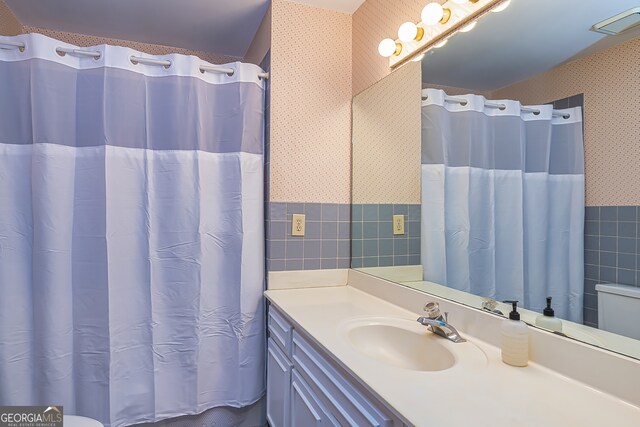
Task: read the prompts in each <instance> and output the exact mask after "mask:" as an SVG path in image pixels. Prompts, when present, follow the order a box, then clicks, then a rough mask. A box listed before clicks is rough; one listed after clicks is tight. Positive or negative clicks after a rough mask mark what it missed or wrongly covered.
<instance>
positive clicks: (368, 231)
mask: <svg viewBox="0 0 640 427" xmlns="http://www.w3.org/2000/svg"><path fill="white" fill-rule="evenodd" d="M362 235H363V236H364V238H365V239H377V238H378V223H377V222H365V223H363V226H362Z"/></svg>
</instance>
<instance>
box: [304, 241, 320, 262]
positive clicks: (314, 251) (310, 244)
mask: <svg viewBox="0 0 640 427" xmlns="http://www.w3.org/2000/svg"><path fill="white" fill-rule="evenodd" d="M304 257H305V259H307V258H320V240H305V241H304Z"/></svg>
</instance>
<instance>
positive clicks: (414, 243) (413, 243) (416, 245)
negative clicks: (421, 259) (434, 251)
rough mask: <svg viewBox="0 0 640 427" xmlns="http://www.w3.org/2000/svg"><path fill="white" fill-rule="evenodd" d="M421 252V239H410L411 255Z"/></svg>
mask: <svg viewBox="0 0 640 427" xmlns="http://www.w3.org/2000/svg"><path fill="white" fill-rule="evenodd" d="M419 254H420V239H409V255H419Z"/></svg>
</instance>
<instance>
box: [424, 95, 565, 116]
mask: <svg viewBox="0 0 640 427" xmlns="http://www.w3.org/2000/svg"><path fill="white" fill-rule="evenodd" d="M426 99H428V97H427V96H424V97H422V100H423V101H424V100H426ZM444 100H445V102H455V103H457V104H461V105H466V104H467V100H466V99H464V98H456V97H453V96H445V97H444ZM484 106H485V107H488V108H498V109H500V110H504V109H505V108H507V106H506V105H504V104H498V103H497V102H491V101H485V103H484ZM520 111H524V112H525V113H533V114H535V115H538V114H540V110H538V109H537V108H531V107H520ZM552 115H553V116H554V117H562V118H563V119H565V120H567V119H570V118H571V114H569V113H563V112H562V111H558V110H553V113H552Z"/></svg>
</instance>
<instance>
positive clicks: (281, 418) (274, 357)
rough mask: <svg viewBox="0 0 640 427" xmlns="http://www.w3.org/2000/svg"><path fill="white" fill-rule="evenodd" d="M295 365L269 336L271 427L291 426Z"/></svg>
mask: <svg viewBox="0 0 640 427" xmlns="http://www.w3.org/2000/svg"><path fill="white" fill-rule="evenodd" d="M292 370H293V365H292V364H291V362H290V361H289V359H287V357H286V356H285V355H284V353H283V351H282V350H281V349H280V347H279V346H278V345H277V344H276V343H275V342H274V341H273V340H272V339H271V338H269V341H268V344H267V420H268V421H269V425H270V426H271V427H289V426H290V425H291V423H290V422H289V413H290V412H291V398H290V387H289V385H290V384H291V371H292Z"/></svg>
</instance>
